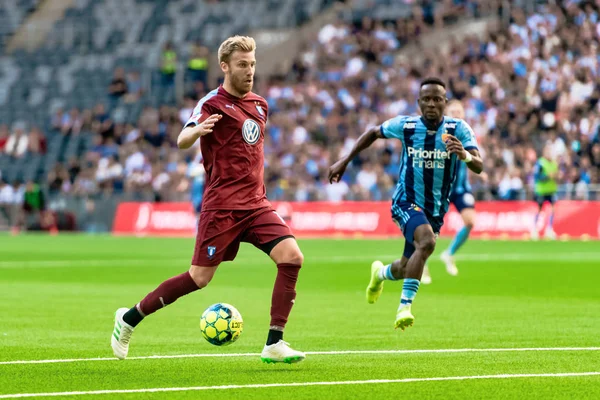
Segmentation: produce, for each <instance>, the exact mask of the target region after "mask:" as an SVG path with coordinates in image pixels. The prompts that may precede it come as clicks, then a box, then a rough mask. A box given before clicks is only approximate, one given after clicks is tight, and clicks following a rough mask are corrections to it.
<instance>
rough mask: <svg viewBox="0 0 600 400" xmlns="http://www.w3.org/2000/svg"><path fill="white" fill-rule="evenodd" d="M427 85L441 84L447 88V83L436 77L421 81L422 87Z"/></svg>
mask: <svg viewBox="0 0 600 400" xmlns="http://www.w3.org/2000/svg"><path fill="white" fill-rule="evenodd" d="M425 85H440V86H441V87H443V88H444V89H446V84H445V83H444V81H443V80H441V79H440V78H436V77H429V78H425V80H423V81H422V82H421V87H423V86H425Z"/></svg>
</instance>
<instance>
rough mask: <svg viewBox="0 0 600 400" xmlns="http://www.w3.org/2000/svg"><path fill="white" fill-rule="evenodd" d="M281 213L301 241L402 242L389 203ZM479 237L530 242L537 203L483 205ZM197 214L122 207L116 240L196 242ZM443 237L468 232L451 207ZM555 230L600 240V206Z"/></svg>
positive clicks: (575, 205) (573, 211)
mask: <svg viewBox="0 0 600 400" xmlns="http://www.w3.org/2000/svg"><path fill="white" fill-rule="evenodd" d="M273 205H274V207H275V209H276V210H277V213H278V214H279V215H280V216H281V217H282V218H283V219H284V220H285V221H286V222H287V223H288V224H289V225H290V227H291V228H292V230H293V231H294V234H295V235H296V236H298V237H334V238H335V237H340V238H341V237H359V238H378V237H401V236H402V235H401V232H400V230H399V229H398V227H397V226H396V224H395V223H394V222H393V221H392V219H391V218H390V204H389V202H340V203H333V202H308V203H296V202H274V203H273ZM476 210H477V212H478V217H477V223H476V225H475V228H474V230H473V232H472V234H473V236H474V237H479V238H496V239H527V238H529V233H530V231H531V227H532V226H533V224H534V220H535V215H536V212H537V204H536V203H535V202H533V201H481V202H478V203H477V207H476ZM549 216H550V209H549V206H546V207H545V208H544V209H543V212H542V214H541V216H540V218H539V220H538V228H539V230H540V231H541V230H542V229H543V227H544V226H545V225H546V223H547V220H548V218H549ZM196 218H197V217H196V215H195V214H194V210H193V208H192V205H191V204H190V203H185V202H182V203H134V202H126V203H121V204H120V205H119V206H118V208H117V211H116V215H115V220H114V224H113V233H114V234H116V235H140V236H183V237H193V236H194V235H195V231H196ZM445 221H446V222H445V224H444V227H443V229H442V232H441V236H445V237H449V236H453V235H454V234H455V233H456V232H457V230H459V229H460V228H461V227H462V219H461V217H460V214H459V213H458V212H457V211H456V210H455V209H454V208H451V209H450V211H449V212H448V214H447V215H446V218H445ZM554 230H555V231H556V233H557V235H559V237H560V238H563V239H569V238H578V239H584V240H585V239H600V202H590V201H570V200H569V201H567V200H565V201H559V202H558V203H557V204H556V214H555V218H554Z"/></svg>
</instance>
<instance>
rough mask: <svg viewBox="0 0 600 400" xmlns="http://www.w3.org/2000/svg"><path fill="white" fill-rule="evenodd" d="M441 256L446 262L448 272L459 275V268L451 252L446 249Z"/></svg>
mask: <svg viewBox="0 0 600 400" xmlns="http://www.w3.org/2000/svg"><path fill="white" fill-rule="evenodd" d="M440 258H441V260H442V261H443V262H444V264H446V272H448V273H449V274H450V275H452V276H456V275H458V268H456V263H455V262H454V256H451V255H450V253H448V251H444V252H443V253H442V255H441V256H440Z"/></svg>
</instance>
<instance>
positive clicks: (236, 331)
mask: <svg viewBox="0 0 600 400" xmlns="http://www.w3.org/2000/svg"><path fill="white" fill-rule="evenodd" d="M243 329H244V321H243V320H242V315H241V314H240V312H239V311H238V310H237V309H236V308H235V307H234V306H232V305H231V304H227V303H217V304H213V305H212V306H210V307H208V308H207V309H206V311H204V313H202V317H200V330H201V331H202V336H204V339H206V340H207V341H208V343H210V344H214V345H215V346H228V345H230V344H231V343H233V342H235V341H236V340H238V338H239V337H240V335H241V334H242V330H243Z"/></svg>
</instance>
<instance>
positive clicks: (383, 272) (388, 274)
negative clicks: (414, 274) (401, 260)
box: [378, 264, 397, 281]
mask: <svg viewBox="0 0 600 400" xmlns="http://www.w3.org/2000/svg"><path fill="white" fill-rule="evenodd" d="M378 277H379V280H380V281H396V280H397V279H396V278H394V275H392V264H388V265H386V266H385V267H383V268H381V269H380V270H379V276H378Z"/></svg>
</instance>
